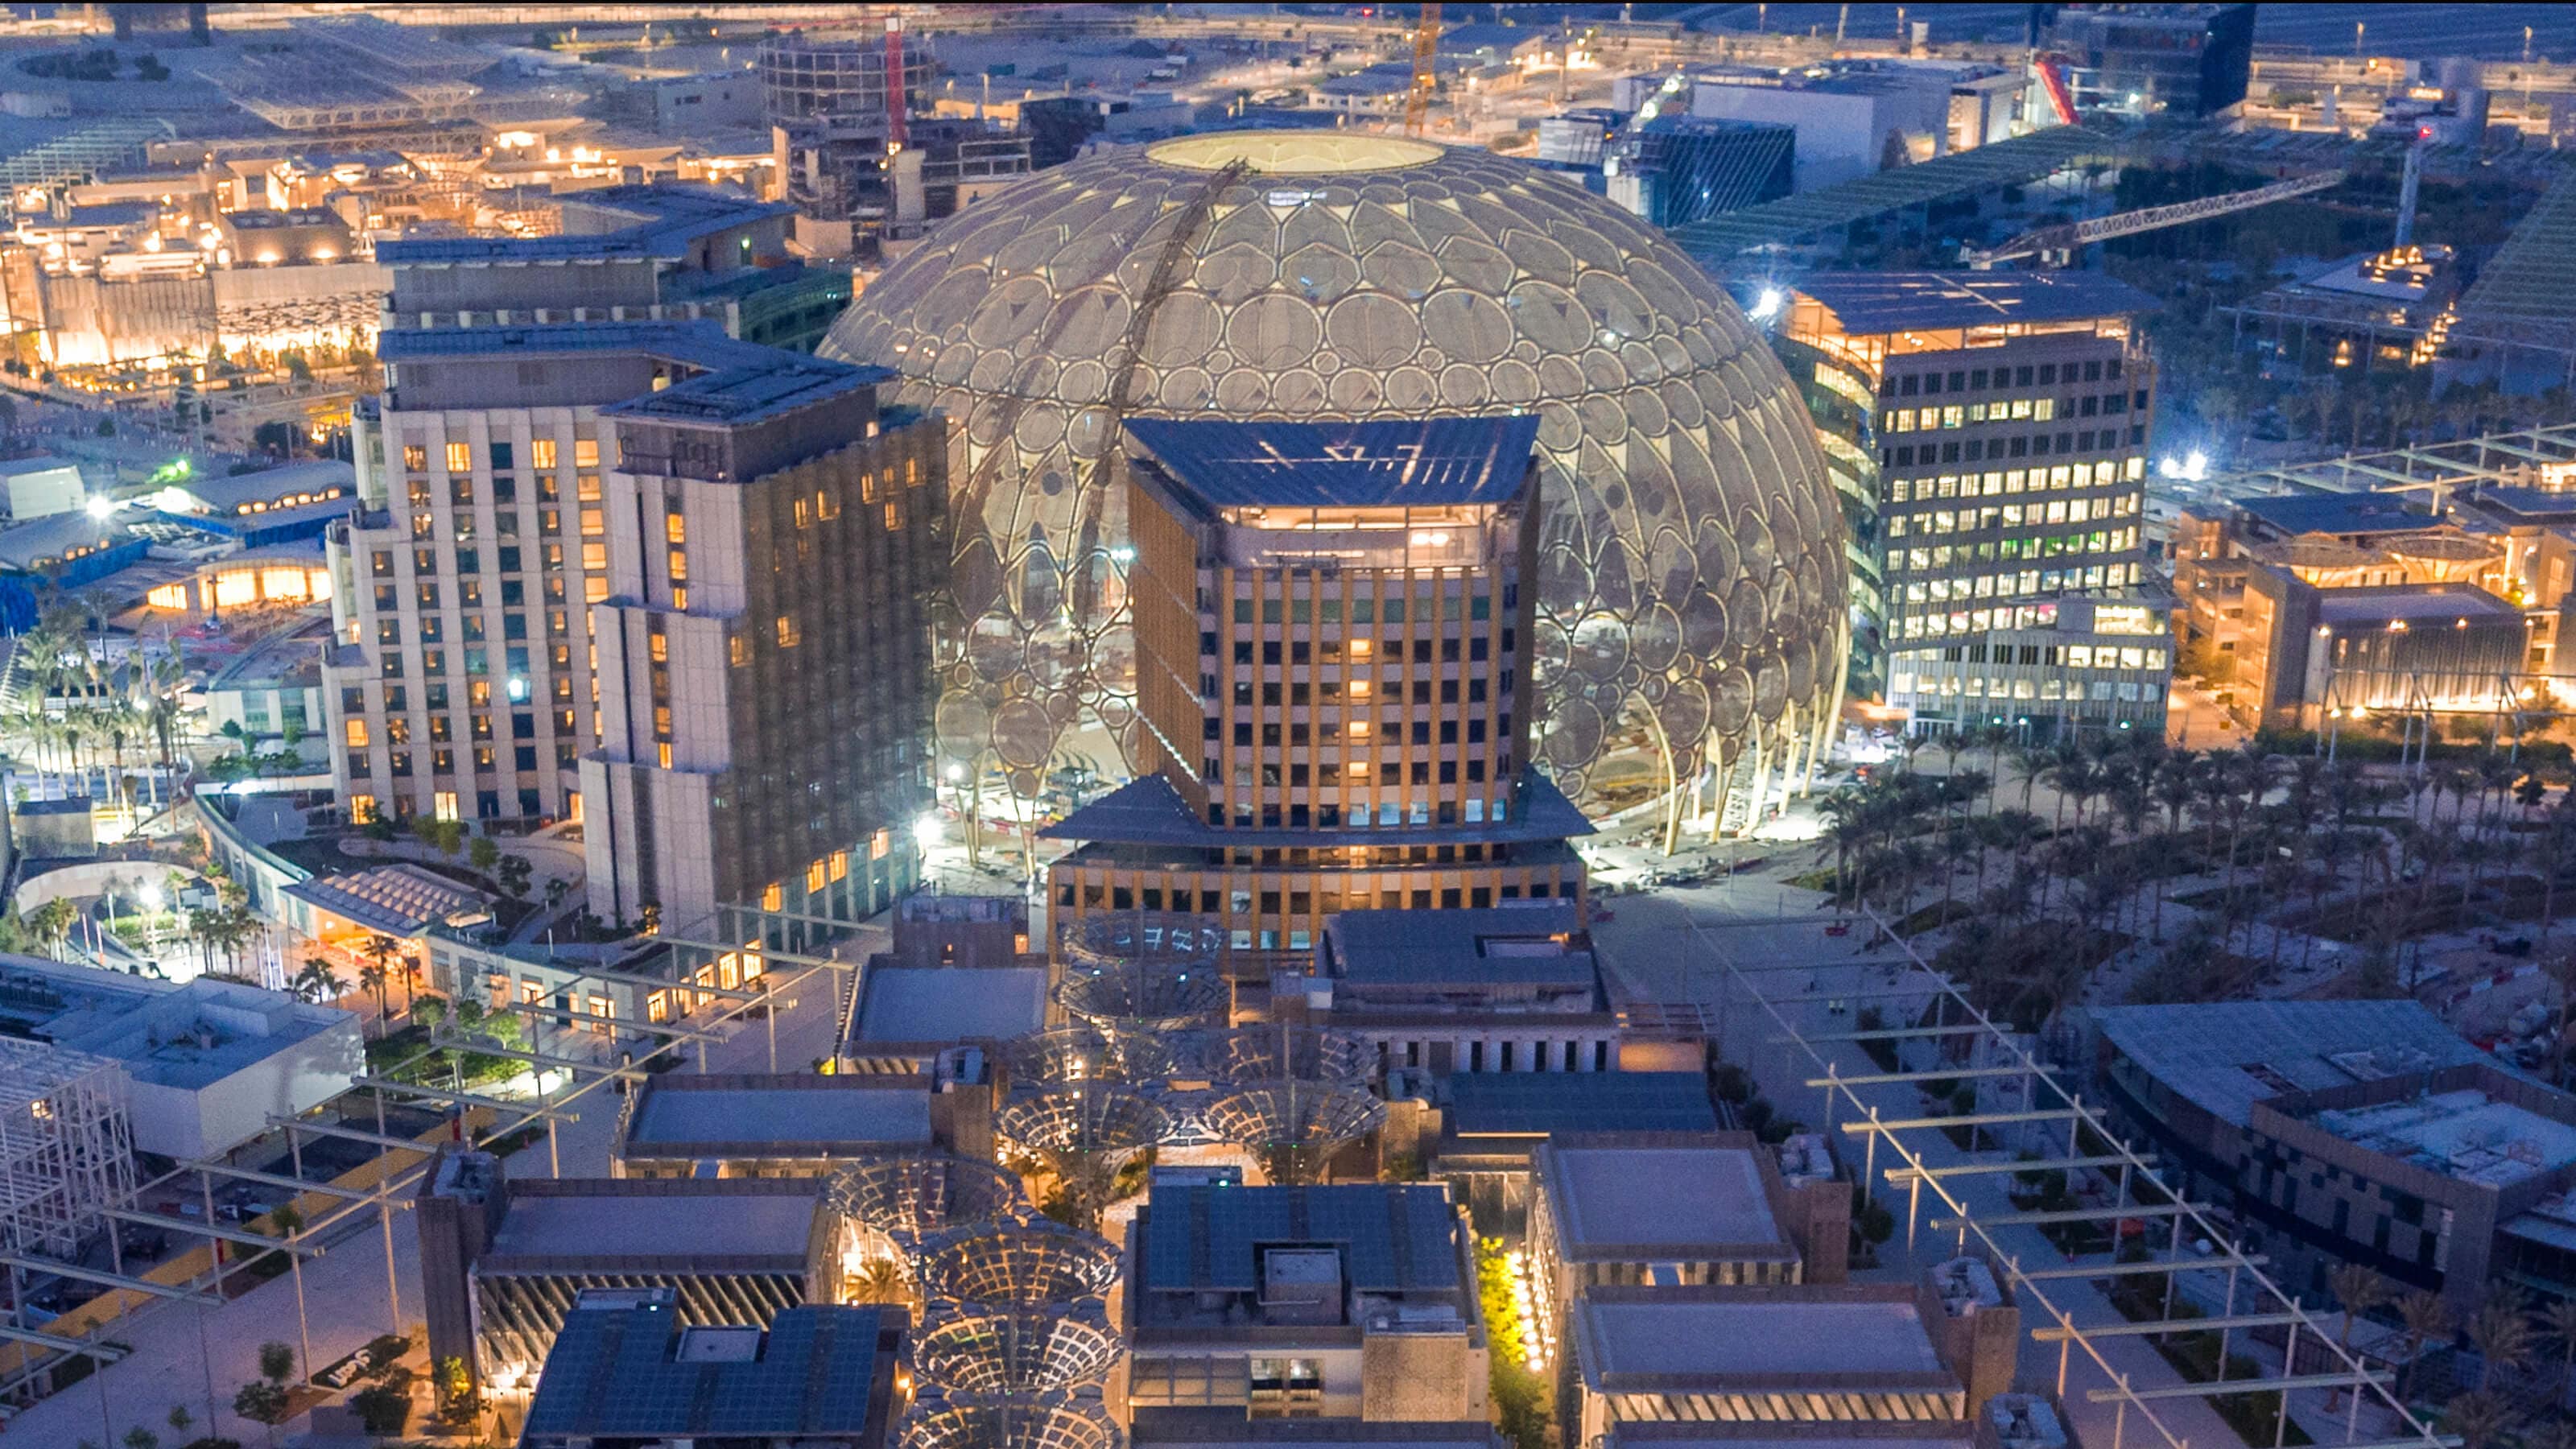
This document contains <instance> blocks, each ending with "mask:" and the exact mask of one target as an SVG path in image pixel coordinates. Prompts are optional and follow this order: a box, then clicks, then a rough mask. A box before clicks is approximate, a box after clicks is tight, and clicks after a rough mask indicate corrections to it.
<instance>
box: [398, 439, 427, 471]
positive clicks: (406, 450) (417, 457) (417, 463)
mask: <svg viewBox="0 0 2576 1449" xmlns="http://www.w3.org/2000/svg"><path fill="white" fill-rule="evenodd" d="M403 466H404V467H405V468H407V469H409V470H411V471H412V472H414V473H426V472H428V471H429V449H428V448H426V447H424V446H422V445H421V444H419V443H405V444H404V445H403Z"/></svg>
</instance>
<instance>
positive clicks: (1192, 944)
mask: <svg viewBox="0 0 2576 1449" xmlns="http://www.w3.org/2000/svg"><path fill="white" fill-rule="evenodd" d="M1223 946H1224V940H1223V932H1222V928H1221V927H1220V926H1219V925H1218V924H1217V923H1216V922H1214V921H1211V920H1210V919H1208V918H1207V917H1205V916H1193V915H1177V914H1166V913H1161V912H1153V911H1144V912H1138V911H1118V912H1113V913H1111V914H1108V915H1100V916H1086V917H1084V918H1083V919H1081V920H1079V921H1076V922H1074V923H1073V924H1072V925H1071V926H1069V927H1067V928H1066V930H1065V934H1064V943H1063V951H1064V979H1063V980H1062V981H1061V982H1059V983H1058V984H1057V986H1056V1000H1057V1002H1058V1003H1059V1004H1061V1005H1062V1006H1063V1007H1064V1009H1065V1010H1066V1011H1069V1012H1071V1013H1073V1014H1074V1015H1075V1016H1078V1017H1081V1018H1082V1019H1083V1020H1084V1021H1086V1022H1089V1023H1091V1024H1092V1025H1093V1026H1096V1027H1098V1028H1099V1029H1101V1030H1102V1031H1105V1032H1109V1033H1111V1034H1112V1035H1116V1036H1125V1037H1133V1036H1150V1035H1153V1034H1156V1033H1161V1032H1170V1031H1178V1030H1182V1029H1184V1028H1188V1027H1195V1026H1201V1025H1204V1024H1206V1023H1207V1022H1208V1021H1210V1020H1212V1019H1213V1018H1214V1017H1215V1015H1216V1014H1217V1013H1218V1012H1219V1011H1221V1010H1223V1009H1224V1007H1225V1005H1226V1001H1227V990H1226V984H1225V978H1224V976H1223V975H1221V974H1220V973H1219V972H1218V970H1217V965H1216V963H1217V957H1218V953H1219V952H1220V951H1221V950H1222V949H1223Z"/></svg>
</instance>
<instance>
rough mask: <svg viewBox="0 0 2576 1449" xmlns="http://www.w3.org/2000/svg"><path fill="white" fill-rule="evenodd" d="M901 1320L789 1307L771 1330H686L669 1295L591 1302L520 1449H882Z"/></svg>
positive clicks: (896, 1379) (882, 1310) (870, 1307)
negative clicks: (752, 1447) (704, 1448)
mask: <svg viewBox="0 0 2576 1449" xmlns="http://www.w3.org/2000/svg"><path fill="white" fill-rule="evenodd" d="M905 1319H906V1315H905V1313H904V1311H903V1310H902V1309H900V1308H889V1307H884V1306H880V1305H876V1304H866V1305H852V1306H849V1307H843V1308H834V1307H822V1306H815V1305H807V1306H804V1307H799V1308H790V1309H787V1310H786V1311H784V1312H782V1313H780V1314H779V1315H778V1316H777V1317H775V1318H773V1319H771V1320H770V1321H769V1325H768V1327H767V1328H766V1329H763V1328H760V1327H757V1326H753V1325H749V1324H721V1325H718V1324H703V1325H695V1326H690V1325H686V1324H684V1323H683V1322H682V1320H681V1316H680V1312H679V1305H678V1302H677V1299H676V1296H675V1295H674V1294H672V1293H671V1292H670V1290H668V1289H645V1290H623V1289H619V1290H607V1291H598V1290H594V1291H591V1292H587V1293H584V1294H583V1295H582V1296H581V1298H580V1299H579V1300H578V1301H577V1302H576V1303H575V1304H574V1306H573V1311H572V1312H571V1313H569V1314H567V1315H565V1318H564V1326H563V1332H562V1333H561V1334H560V1335H559V1336H558V1337H557V1338H556V1339H555V1342H554V1347H553V1350H552V1351H551V1352H549V1353H548V1354H547V1355H546V1360H545V1368H544V1372H543V1373H542V1374H541V1375H540V1376H539V1378H538V1380H537V1388H536V1394H535V1397H534V1399H533V1400H532V1401H531V1402H530V1403H529V1405H528V1412H527V1420H526V1422H525V1424H524V1425H523V1426H522V1427H521V1429H520V1432H519V1449H595V1446H600V1445H606V1444H616V1445H619V1446H621V1449H697V1446H700V1445H711V1444H734V1443H741V1444H757V1445H760V1446H761V1449H885V1446H886V1445H888V1444H890V1443H891V1442H893V1440H892V1433H891V1426H892V1425H893V1423H894V1420H895V1417H896V1415H898V1414H899V1413H900V1412H901V1411H902V1408H903V1403H904V1399H905V1397H906V1394H905V1390H904V1387H903V1384H904V1375H903V1374H902V1373H901V1371H900V1369H899V1368H898V1365H900V1364H901V1363H902V1361H903V1354H904V1345H905V1340H906V1337H907V1335H906V1333H905V1327H906V1324H905Z"/></svg>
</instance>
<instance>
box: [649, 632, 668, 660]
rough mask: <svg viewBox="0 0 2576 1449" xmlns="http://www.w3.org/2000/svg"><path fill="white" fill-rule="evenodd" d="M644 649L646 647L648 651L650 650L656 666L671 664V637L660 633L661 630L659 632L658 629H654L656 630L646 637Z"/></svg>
mask: <svg viewBox="0 0 2576 1449" xmlns="http://www.w3.org/2000/svg"><path fill="white" fill-rule="evenodd" d="M645 647H646V648H647V649H648V650H650V651H651V653H652V655H653V662H654V663H656V664H668V663H670V662H671V636H670V635H668V634H665V633H663V632H662V631H661V630H659V629H656V630H654V631H653V632H652V634H651V635H650V636H648V637H647V639H646V643H645Z"/></svg>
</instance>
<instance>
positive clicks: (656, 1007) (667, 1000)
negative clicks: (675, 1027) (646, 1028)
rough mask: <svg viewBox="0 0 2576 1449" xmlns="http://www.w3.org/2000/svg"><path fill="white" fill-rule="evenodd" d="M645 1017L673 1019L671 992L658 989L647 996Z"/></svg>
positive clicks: (655, 1019)
mask: <svg viewBox="0 0 2576 1449" xmlns="http://www.w3.org/2000/svg"><path fill="white" fill-rule="evenodd" d="M644 1019H645V1020H646V1021H669V1020H670V1019H671V993H669V992H667V991H656V992H654V993H653V994H652V995H650V996H648V997H645V998H644Z"/></svg>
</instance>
